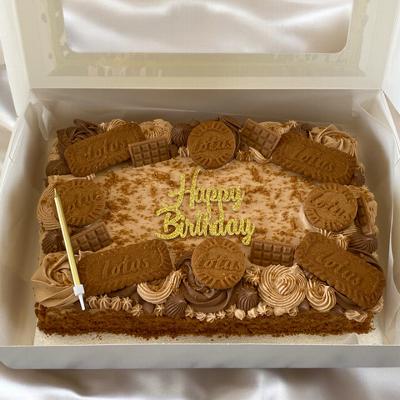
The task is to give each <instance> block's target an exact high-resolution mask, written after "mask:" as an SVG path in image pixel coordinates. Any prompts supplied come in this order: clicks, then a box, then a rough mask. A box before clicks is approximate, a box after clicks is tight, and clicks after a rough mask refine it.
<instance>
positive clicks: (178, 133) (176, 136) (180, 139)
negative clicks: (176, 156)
mask: <svg viewBox="0 0 400 400" xmlns="http://www.w3.org/2000/svg"><path fill="white" fill-rule="evenodd" d="M196 125H197V123H192V124H187V123H179V124H176V125H175V126H174V127H173V128H172V132H171V137H172V143H174V144H176V145H177V146H178V147H186V146H187V141H188V138H189V135H190V132H191V131H192V129H193V128H194V127H195V126H196Z"/></svg>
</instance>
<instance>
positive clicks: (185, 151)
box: [178, 146, 190, 158]
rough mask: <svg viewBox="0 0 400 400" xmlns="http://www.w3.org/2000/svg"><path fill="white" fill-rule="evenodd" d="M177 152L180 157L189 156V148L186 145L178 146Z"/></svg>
mask: <svg viewBox="0 0 400 400" xmlns="http://www.w3.org/2000/svg"><path fill="white" fill-rule="evenodd" d="M178 154H179V157H182V158H189V157H190V155H189V149H188V148H187V147H183V146H182V147H179V149H178Z"/></svg>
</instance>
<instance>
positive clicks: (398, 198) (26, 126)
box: [0, 89, 400, 367]
mask: <svg viewBox="0 0 400 400" xmlns="http://www.w3.org/2000/svg"><path fill="white" fill-rule="evenodd" d="M220 114H232V115H237V116H249V117H253V118H254V119H256V120H260V121H261V120H289V119H295V120H309V121H321V122H334V123H337V124H339V125H341V126H343V127H344V128H345V129H347V130H348V131H349V132H351V133H352V134H353V135H354V136H355V137H356V138H357V139H358V140H359V150H360V158H361V161H362V162H363V163H364V164H365V166H366V174H367V184H368V186H369V188H370V189H371V191H372V192H373V193H374V194H375V196H376V199H377V201H378V205H379V209H378V219H377V223H378V226H379V230H380V235H379V251H378V253H379V258H380V261H381V264H382V266H383V268H384V270H385V273H386V277H387V288H386V295H385V309H384V312H383V313H382V315H380V317H379V318H378V319H377V320H376V322H375V324H376V327H377V329H376V330H375V331H374V332H373V333H372V334H369V335H344V336H342V337H328V338H320V337H308V338H307V337H304V336H295V337H290V338H282V339H276V338H267V337H257V338H243V339H242V340H240V341H238V340H237V339H235V340H229V339H228V340H220V341H218V340H215V339H214V340H213V341H211V340H210V339H207V338H199V339H195V338H189V339H188V338H186V339H184V340H181V339H179V340H175V341H172V342H173V343H179V344H183V343H196V344H199V343H200V344H210V343H214V344H215V343H218V342H220V343H225V344H226V343H228V344H229V343H236V344H237V343H238V342H240V343H251V344H254V345H257V346H258V345H259V346H261V347H262V349H264V350H265V349H267V348H268V349H270V348H271V345H276V344H289V345H291V344H296V345H297V349H299V347H298V345H300V347H303V349H305V347H306V345H310V344H335V345H340V344H342V345H343V344H345V345H350V346H353V345H355V344H360V345H369V346H368V348H369V349H375V348H376V347H382V345H383V347H385V345H392V346H393V345H394V346H396V350H398V351H399V354H400V350H399V349H400V347H397V346H398V345H400V329H399V328H400V312H399V310H400V295H399V290H398V288H399V287H400V261H399V254H398V246H395V244H396V243H398V240H399V218H400V214H399V212H400V190H399V189H397V187H396V185H395V181H396V179H399V177H400V169H399V163H398V161H399V159H400V145H399V143H400V140H399V138H398V136H397V133H396V131H395V127H394V124H393V121H392V119H391V117H390V112H389V110H388V107H387V103H386V100H385V97H384V95H383V93H382V92H381V91H375V90H362V91H351V90H329V91H319V90H248V91H242V90H218V91H210V90H205V91H194V90H143V91H142V90H91V89H77V90H74V89H69V90H59V89H57V90H36V91H35V92H32V99H31V102H30V104H29V106H28V108H27V109H26V112H25V113H24V115H23V116H22V117H20V119H19V120H18V124H17V128H16V130H15V132H14V135H13V137H12V140H11V143H10V148H9V150H8V154H7V158H6V161H5V165H4V171H3V175H2V180H1V186H0V190H1V193H2V202H1V208H0V216H1V217H0V220H1V230H0V251H1V258H0V267H1V269H0V273H1V276H2V279H1V280H0V285H1V287H0V324H1V327H2V329H1V330H0V346H1V347H0V358H1V359H2V360H3V361H4V358H3V357H4V355H6V356H7V357H11V358H12V359H13V360H14V361H9V365H12V366H15V365H18V366H23V367H29V366H31V367H34V366H38V365H42V364H40V362H42V361H43V360H42V359H41V357H36V358H35V357H33V359H32V360H36V361H32V360H24V361H21V359H20V358H18V357H17V355H16V354H20V353H18V352H16V349H18V350H22V349H25V350H27V349H28V350H29V349H35V348H36V349H37V348H38V347H34V346H32V345H33V344H34V336H35V328H36V317H35V315H34V301H33V294H32V289H31V283H30V277H31V275H32V273H33V271H34V270H35V269H36V268H37V266H38V249H39V243H38V224H37V222H36V204H37V201H38V198H39V196H40V194H41V191H42V189H43V187H44V183H43V178H44V176H45V175H44V169H45V165H46V161H47V154H48V143H49V141H48V138H49V136H51V135H53V134H54V132H55V129H57V128H60V127H64V126H68V125H69V124H70V123H71V122H72V120H73V119H74V118H82V119H87V120H93V121H98V122H100V121H105V120H109V119H112V118H126V119H131V120H138V121H142V120H148V119H152V118H157V117H158V118H165V119H167V120H170V121H172V122H176V121H182V120H190V119H191V118H199V119H202V118H210V117H214V116H216V115H220ZM39 339H40V340H37V342H38V343H40V344H41V345H42V347H41V348H42V349H43V345H45V346H44V347H49V348H52V347H54V346H53V345H58V344H62V345H65V344H70V345H71V346H67V347H68V348H69V347H71V349H72V347H73V346H75V345H77V344H95V343H102V344H106V345H107V344H110V345H112V344H115V343H119V344H126V346H122V347H126V348H128V347H129V344H140V343H142V341H140V340H135V339H134V338H124V339H121V337H119V338H115V337H112V336H108V335H104V337H103V339H102V340H93V338H86V339H85V340H84V341H79V340H76V339H72V338H68V337H66V338H63V339H62V340H59V338H58V339H57V338H56V337H53V339H51V338H50V340H49V339H48V338H47V339H46V338H43V337H40V338H39ZM43 339H44V340H43ZM166 342H168V341H166V340H165V339H159V340H150V341H147V342H146V344H147V345H150V344H159V343H166ZM170 343H171V341H170ZM47 345H52V346H47ZM370 345H372V346H370ZM8 346H12V347H11V348H10V347H8ZM142 346H143V345H142ZM55 347H56V348H57V347H58V348H59V346H55ZM61 347H63V346H61ZM85 347H88V346H85ZM150 347H151V346H150ZM334 347H336V346H334ZM88 349H90V346H89V347H88ZM142 349H143V351H144V352H146V351H149V346H145V347H142V348H141V350H142ZM4 351H5V352H4ZM165 351H167V350H165ZM316 351H318V350H316ZM371 351H372V350H371ZM79 354H80V353H79V352H78V355H75V356H78V357H80V355H79ZM112 354H113V356H116V354H117V353H112ZM290 354H291V353H288V355H286V357H289V358H290V357H292V361H293V360H296V358H295V355H294V354H295V353H293V356H290ZM371 354H372V353H371ZM7 357H6V358H7ZM13 357H14V358H13ZM15 357H16V358H15ZM222 358H223V357H222ZM219 359H221V355H220V358H219ZM15 360H18V362H17V361H15ZM40 360H41V361H40ZM49 360H50V361H49ZM241 360H242V363H246V360H247V359H246V357H245V358H244V359H241ZM253 360H254V355H253ZM354 360H355V358H353V361H354ZM372 360H374V358H372ZM387 360H388V358H387ZM46 362H50V364H46V363H45V364H44V365H45V366H47V367H49V366H50V367H51V366H53V364H51V357H50V358H48V359H47V361H46ZM133 362H134V363H135V362H137V360H136V361H133ZM216 362H218V359H216ZM247 362H250V365H251V361H250V359H249V360H247ZM294 362H295V363H296V361H294ZM371 362H372V363H374V361H371ZM399 362H400V361H399ZM57 365H58V364H57ZM90 365H91V364H90ZM107 365H108V364H107V363H106V364H105V365H104V366H107ZM135 365H136V364H135ZM140 365H142V364H140ZM171 365H172V364H171ZM179 365H182V366H185V365H184V364H179ZM240 365H243V364H240ZM60 366H61V367H62V366H65V363H63V362H61V364H60ZM92 366H93V365H92ZM126 366H133V365H132V364H127V365H126Z"/></svg>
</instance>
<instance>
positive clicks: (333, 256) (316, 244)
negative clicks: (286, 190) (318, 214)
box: [294, 232, 385, 309]
mask: <svg viewBox="0 0 400 400" xmlns="http://www.w3.org/2000/svg"><path fill="white" fill-rule="evenodd" d="M294 259H295V261H296V263H298V264H299V265H300V266H301V267H302V268H304V269H305V270H306V271H309V272H311V273H312V274H314V275H315V276H316V277H317V278H319V279H321V280H322V281H324V282H327V283H328V285H330V286H333V287H334V288H335V289H336V290H337V291H338V292H340V293H342V294H343V295H345V296H346V297H348V298H349V299H350V300H352V301H353V302H354V303H355V304H357V305H358V306H360V307H362V308H364V309H368V308H371V307H373V306H375V305H376V304H377V302H378V300H379V299H380V297H381V296H382V293H383V288H384V286H385V280H384V276H383V273H382V271H381V270H380V269H378V268H376V267H374V266H372V265H370V264H368V263H367V262H366V261H365V260H364V259H363V258H361V257H358V256H356V255H354V254H352V253H350V252H349V251H346V250H343V249H341V248H340V247H339V246H338V245H337V244H336V243H335V241H334V240H332V239H328V238H326V237H324V236H322V235H320V234H319V233H314V232H312V233H307V235H306V236H305V237H304V239H303V240H302V242H301V243H300V245H299V246H298V247H297V249H296V251H295V256H294Z"/></svg>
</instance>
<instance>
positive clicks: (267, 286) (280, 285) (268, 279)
mask: <svg viewBox="0 0 400 400" xmlns="http://www.w3.org/2000/svg"><path fill="white" fill-rule="evenodd" d="M306 286H307V280H306V278H305V276H304V274H303V272H302V270H301V269H300V267H299V266H298V265H293V266H292V267H284V266H282V265H271V266H269V267H266V268H265V269H264V270H263V271H262V273H261V280H260V285H259V287H258V290H259V294H260V297H261V298H262V300H263V301H264V302H265V303H266V304H267V305H268V306H271V307H273V308H274V313H275V314H276V315H281V314H284V313H289V312H292V311H291V310H292V309H293V308H295V307H297V306H298V305H299V304H300V303H301V302H302V301H303V300H304V298H305V295H306Z"/></svg>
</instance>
